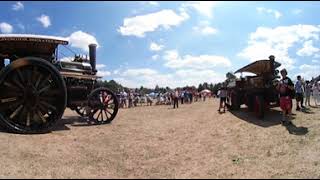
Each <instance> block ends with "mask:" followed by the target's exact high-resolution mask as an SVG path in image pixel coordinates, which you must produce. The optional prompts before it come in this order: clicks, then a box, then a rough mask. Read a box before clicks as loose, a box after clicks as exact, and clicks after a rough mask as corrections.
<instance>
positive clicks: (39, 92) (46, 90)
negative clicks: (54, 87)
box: [38, 84, 51, 94]
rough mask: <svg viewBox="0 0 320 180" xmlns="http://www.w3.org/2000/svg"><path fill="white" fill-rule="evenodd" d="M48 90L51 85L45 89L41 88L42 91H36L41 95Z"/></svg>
mask: <svg viewBox="0 0 320 180" xmlns="http://www.w3.org/2000/svg"><path fill="white" fill-rule="evenodd" d="M50 88H51V85H50V84H49V85H47V86H46V87H43V88H42V89H40V90H39V91H38V93H39V94H41V93H43V92H44V91H47V90H48V89H50Z"/></svg>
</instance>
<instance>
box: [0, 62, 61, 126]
mask: <svg viewBox="0 0 320 180" xmlns="http://www.w3.org/2000/svg"><path fill="white" fill-rule="evenodd" d="M35 59H36V58H35ZM35 59H31V60H34V61H33V62H28V61H24V62H27V64H24V65H20V66H19V65H18V66H17V64H18V63H16V64H15V62H13V63H12V64H11V66H10V68H9V70H8V71H6V72H5V73H3V75H2V78H1V81H0V91H1V92H6V93H4V94H3V93H1V94H2V95H0V116H1V117H0V118H1V119H2V120H3V121H5V122H6V123H7V124H9V125H10V126H13V127H14V128H15V129H18V130H19V131H20V130H23V131H26V132H40V131H41V130H44V129H47V128H48V127H50V126H51V125H52V123H53V122H55V120H57V119H58V118H60V117H61V116H62V114H63V111H64V106H61V104H63V103H64V99H65V96H66V95H65V94H64V93H63V88H64V86H63V85H64V84H63V83H62V82H61V79H60V78H58V77H57V76H56V72H55V71H54V70H53V69H52V68H51V67H50V66H47V65H46V64H45V63H43V62H41V61H40V62H37V61H39V60H35ZM17 61H19V60H17ZM8 98H9V99H8ZM59 105H60V106H61V107H60V106H59Z"/></svg>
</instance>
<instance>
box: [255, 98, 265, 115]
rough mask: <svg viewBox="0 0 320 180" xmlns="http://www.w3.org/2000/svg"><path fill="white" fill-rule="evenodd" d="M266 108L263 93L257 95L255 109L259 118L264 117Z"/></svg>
mask: <svg viewBox="0 0 320 180" xmlns="http://www.w3.org/2000/svg"><path fill="white" fill-rule="evenodd" d="M264 109H265V103H264V98H263V96H261V95H257V96H255V103H254V111H255V114H256V116H257V117H258V118H259V119H263V118H264Z"/></svg>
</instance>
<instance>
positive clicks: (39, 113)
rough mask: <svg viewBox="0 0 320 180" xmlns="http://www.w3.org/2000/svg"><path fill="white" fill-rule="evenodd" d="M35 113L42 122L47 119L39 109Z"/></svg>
mask: <svg viewBox="0 0 320 180" xmlns="http://www.w3.org/2000/svg"><path fill="white" fill-rule="evenodd" d="M36 114H37V115H38V117H40V119H41V120H42V122H43V123H45V122H47V120H46V119H45V118H44V117H43V114H42V113H41V112H40V111H37V113H36Z"/></svg>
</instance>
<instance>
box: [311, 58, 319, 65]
mask: <svg viewBox="0 0 320 180" xmlns="http://www.w3.org/2000/svg"><path fill="white" fill-rule="evenodd" d="M311 62H313V63H315V64H318V63H320V61H319V60H317V59H312V61H311Z"/></svg>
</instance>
